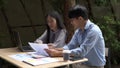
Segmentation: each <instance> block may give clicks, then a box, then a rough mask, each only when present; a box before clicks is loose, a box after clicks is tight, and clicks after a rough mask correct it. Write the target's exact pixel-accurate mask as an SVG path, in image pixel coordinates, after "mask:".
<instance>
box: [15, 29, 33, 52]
mask: <svg viewBox="0 0 120 68" xmlns="http://www.w3.org/2000/svg"><path fill="white" fill-rule="evenodd" d="M13 34H14V37H15V41H16V45H17V47H18V49H19V50H21V51H23V52H29V51H34V50H33V49H32V48H31V47H30V46H29V45H25V46H23V44H22V41H21V39H20V34H19V32H16V31H13Z"/></svg>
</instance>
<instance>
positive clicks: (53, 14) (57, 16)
mask: <svg viewBox="0 0 120 68" xmlns="http://www.w3.org/2000/svg"><path fill="white" fill-rule="evenodd" d="M48 16H51V17H53V18H55V19H56V23H57V29H65V26H64V23H63V19H62V17H61V15H60V14H59V13H58V12H57V11H51V12H49V13H48V14H47V15H46V17H45V18H46V19H47V17H48ZM46 22H47V20H46ZM49 38H50V27H49V26H48V24H47V43H50V42H49Z"/></svg>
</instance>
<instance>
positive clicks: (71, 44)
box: [63, 30, 78, 50]
mask: <svg viewBox="0 0 120 68" xmlns="http://www.w3.org/2000/svg"><path fill="white" fill-rule="evenodd" d="M77 34H78V30H76V31H75V33H74V35H73V37H72V39H71V40H70V42H69V43H68V44H67V45H65V46H64V47H63V49H65V50H68V49H69V50H71V49H74V48H76V47H78V42H77V41H78V40H77Z"/></svg>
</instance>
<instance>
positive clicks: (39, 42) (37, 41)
mask: <svg viewBox="0 0 120 68" xmlns="http://www.w3.org/2000/svg"><path fill="white" fill-rule="evenodd" d="M35 43H38V44H43V41H42V40H36V41H35Z"/></svg>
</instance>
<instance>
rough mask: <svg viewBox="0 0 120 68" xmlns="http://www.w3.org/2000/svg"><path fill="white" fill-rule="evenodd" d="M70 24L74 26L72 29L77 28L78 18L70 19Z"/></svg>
mask: <svg viewBox="0 0 120 68" xmlns="http://www.w3.org/2000/svg"><path fill="white" fill-rule="evenodd" d="M70 21H71V24H72V25H73V26H74V29H77V28H79V25H80V20H79V19H78V18H71V19H70Z"/></svg>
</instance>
